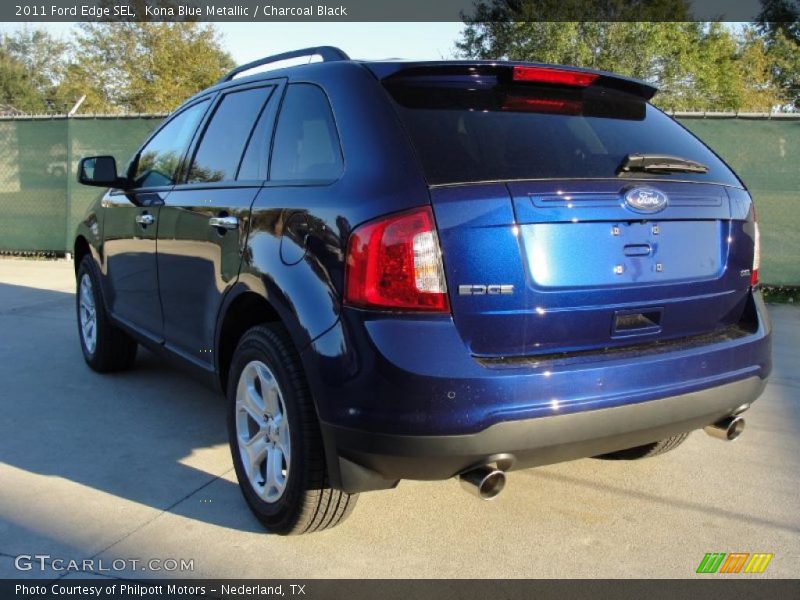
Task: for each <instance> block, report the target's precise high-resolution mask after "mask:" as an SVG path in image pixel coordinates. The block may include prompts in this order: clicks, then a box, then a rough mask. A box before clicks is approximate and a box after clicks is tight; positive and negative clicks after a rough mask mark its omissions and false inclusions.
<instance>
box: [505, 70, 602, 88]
mask: <svg viewBox="0 0 800 600" xmlns="http://www.w3.org/2000/svg"><path fill="white" fill-rule="evenodd" d="M598 77H600V76H599V75H597V74H595V73H584V72H582V71H569V70H567V69H550V68H547V67H514V73H513V75H512V78H513V80H514V81H530V82H533V83H552V84H553V85H570V86H575V87H587V86H589V85H591V84H592V83H593V82H594V80H595V79H597V78H598Z"/></svg>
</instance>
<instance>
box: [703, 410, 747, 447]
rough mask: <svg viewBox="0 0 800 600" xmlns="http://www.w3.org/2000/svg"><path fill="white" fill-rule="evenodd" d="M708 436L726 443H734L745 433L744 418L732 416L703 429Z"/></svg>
mask: <svg viewBox="0 0 800 600" xmlns="http://www.w3.org/2000/svg"><path fill="white" fill-rule="evenodd" d="M703 431H705V432H706V433H707V434H708V435H710V436H711V437H713V438H717V439H718V440H722V441H724V442H732V441H733V440H735V439H736V438H738V437H739V436H740V435H742V432H743V431H744V417H741V416H739V415H732V416H730V417H725V418H724V419H722V420H721V421H717V422H716V423H714V424H713V425H709V426H707V427H704V428H703Z"/></svg>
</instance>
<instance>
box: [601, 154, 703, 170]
mask: <svg viewBox="0 0 800 600" xmlns="http://www.w3.org/2000/svg"><path fill="white" fill-rule="evenodd" d="M631 171H643V172H645V173H708V167H707V166H706V165H704V164H702V163H699V162H696V161H694V160H689V159H687V158H681V157H680V156H670V155H669V154H628V156H626V157H625V160H623V161H622V163H621V164H620V165H619V167H617V175H619V174H621V173H630V172H631Z"/></svg>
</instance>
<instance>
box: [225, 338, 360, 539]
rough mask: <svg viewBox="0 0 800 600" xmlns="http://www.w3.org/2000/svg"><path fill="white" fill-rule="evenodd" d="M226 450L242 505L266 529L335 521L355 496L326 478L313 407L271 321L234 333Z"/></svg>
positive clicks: (319, 526)
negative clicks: (236, 338)
mask: <svg viewBox="0 0 800 600" xmlns="http://www.w3.org/2000/svg"><path fill="white" fill-rule="evenodd" d="M228 381H229V383H228V435H229V438H230V447H231V455H232V457H233V464H234V468H235V470H236V476H237V478H238V480H239V487H240V488H241V490H242V494H243V495H244V498H245V500H246V501H247V504H248V506H249V507H250V510H252V511H253V513H254V514H255V516H256V517H257V518H258V520H259V521H261V523H262V524H263V525H264V526H265V527H266V528H267V529H269V530H270V531H271V532H273V533H279V534H282V535H292V534H300V533H311V532H313V531H321V530H323V529H327V528H330V527H334V526H335V525H338V524H339V523H341V522H342V521H344V520H345V518H347V517H348V516H349V514H350V512H351V511H352V510H353V507H354V506H355V503H356V498H357V495H354V494H346V493H344V492H341V491H339V490H335V489H333V488H331V487H330V485H329V483H328V476H327V467H326V463H325V452H324V449H323V445H322V437H321V435H320V430H319V423H318V421H317V415H316V410H315V408H314V404H313V402H312V399H311V394H310V392H309V390H308V385H307V383H306V380H305V375H304V373H303V370H302V367H301V365H300V359H299V356H298V355H297V352H296V351H295V349H294V345H293V344H292V342H291V340H290V339H289V336H288V334H287V333H286V331H285V330H284V329H283V327H281V326H279V325H269V326H258V327H253V328H252V329H250V330H249V331H248V332H247V333H245V335H244V336H243V337H242V340H241V342H240V343H239V345H238V347H237V348H236V352H235V353H234V356H233V360H232V362H231V369H230V373H229V378H228Z"/></svg>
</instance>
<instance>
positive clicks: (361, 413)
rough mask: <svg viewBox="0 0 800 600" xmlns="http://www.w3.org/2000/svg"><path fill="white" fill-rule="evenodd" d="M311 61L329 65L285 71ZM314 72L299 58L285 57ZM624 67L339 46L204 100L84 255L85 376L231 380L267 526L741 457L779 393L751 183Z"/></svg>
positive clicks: (232, 427) (243, 462)
mask: <svg viewBox="0 0 800 600" xmlns="http://www.w3.org/2000/svg"><path fill="white" fill-rule="evenodd" d="M300 56H305V57H309V56H317V57H318V58H321V59H322V60H321V61H317V62H310V63H309V64H305V65H302V66H294V67H287V68H280V69H277V68H273V69H272V70H270V71H266V72H260V73H257V74H254V75H249V76H247V75H246V73H247V72H248V71H250V70H251V69H253V68H255V67H263V66H265V65H271V66H273V67H275V66H277V65H276V64H274V63H277V62H278V61H282V60H284V59H289V58H296V57H300ZM284 64H285V63H284ZM654 93H655V89H653V88H652V87H650V86H649V85H647V84H646V83H643V82H640V81H635V80H631V79H627V78H624V77H620V76H616V75H613V74H610V73H604V72H597V71H587V70H581V69H574V68H568V67H556V66H551V65H538V64H531V63H524V64H523V63H511V62H486V61H463V62H399V61H383V62H364V61H354V60H350V59H349V58H348V57H347V56H346V55H345V54H344V53H343V52H341V51H340V50H338V49H335V48H330V47H319V48H310V49H306V50H301V51H297V52H291V53H287V54H284V55H279V56H274V57H269V58H266V59H263V60H261V61H256V62H255V63H251V64H249V65H245V66H243V67H240V68H238V69H236V70H235V71H233V72H232V73H230V74H229V75H228V76H226V77H225V78H224V79H223V80H222V81H220V82H219V83H218V84H217V85H215V86H214V87H212V88H210V89H208V90H205V91H203V92H200V93H199V94H197V95H196V96H194V97H193V98H191V99H189V100H188V101H186V102H185V103H184V104H183V105H182V106H181V107H180V108H178V109H177V110H176V111H175V113H174V114H173V115H171V116H170V117H169V118H168V119H167V120H166V121H165V123H164V124H163V125H162V126H161V127H160V128H159V129H157V130H156V131H155V132H154V133H153V135H152V136H151V137H150V138H149V139H148V140H147V141H146V143H145V144H144V145H143V146H142V147H141V149H140V150H139V151H138V152H137V153H136V156H135V157H134V159H133V160H132V161H131V163H130V165H129V166H128V168H127V169H126V170H125V171H124V173H123V174H118V173H117V166H116V163H115V161H114V159H113V158H111V157H107V156H97V157H92V158H86V159H83V160H82V161H81V163H80V165H79V172H78V178H79V181H81V182H82V183H85V184H87V185H96V186H102V187H105V188H107V189H106V191H105V192H104V193H103V194H102V196H101V197H100V198H98V200H97V202H96V203H95V204H94V205H93V206H92V207H91V208H90V210H89V211H88V212H87V214H86V217H85V218H84V220H83V221H82V222H81V224H80V226H79V228H78V231H77V234H76V237H75V246H74V252H75V266H76V274H77V281H78V296H77V313H78V323H79V329H80V339H81V347H82V350H83V354H84V356H85V358H86V361H87V363H88V364H89V365H90V366H91V367H92V368H93V369H95V370H97V371H103V372H105V371H112V370H118V369H122V368H126V367H129V366H130V365H131V364H132V363H133V361H134V359H135V355H136V350H137V346H138V345H139V344H141V345H143V346H145V347H147V348H149V349H150V350H152V351H154V352H157V353H160V354H162V355H164V356H166V357H169V358H171V359H175V361H176V362H177V363H179V364H182V365H184V366H185V367H187V368H189V369H191V370H192V371H193V372H194V373H195V374H197V376H199V377H201V378H203V379H204V380H206V381H208V382H209V383H211V384H213V385H216V386H218V387H219V388H220V389H221V390H222V391H224V392H225V394H226V396H227V401H228V406H229V408H228V428H229V433H230V446H231V452H232V457H233V462H234V465H235V468H236V473H237V476H238V478H239V482H240V484H241V488H242V492H243V494H244V497H245V499H246V500H247V503H248V504H249V506H250V508H251V509H252V510H253V512H254V513H255V514H256V516H257V517H258V518H259V519H260V520H261V521H262V522H263V523H264V524H265V526H266V527H267V528H268V529H269V530H271V531H274V532H278V533H303V532H310V531H316V530H320V529H324V528H326V527H330V526H333V525H336V524H337V523H339V522H340V521H342V520H343V519H344V518H345V517H346V516H347V515H348V514H349V513H350V511H351V510H352V508H353V506H354V504H355V500H356V495H355V494H357V493H358V492H363V491H367V490H377V489H384V488H391V487H394V486H395V485H397V483H398V481H399V480H401V479H446V478H451V477H459V478H460V479H461V481H462V483H463V484H464V485H465V487H467V488H468V489H469V490H471V491H473V492H474V493H476V494H477V495H479V496H481V497H484V498H490V497H492V496H494V495H496V494H497V493H499V492H500V491H501V489H502V488H503V486H504V484H505V473H506V472H507V471H512V470H514V469H520V468H526V467H534V466H537V465H542V464H547V463H553V462H557V461H564V460H570V459H575V458H581V457H589V456H600V457H604V458H616V459H621V458H628V459H632V458H642V457H646V456H651V455H654V454H659V453H663V452H665V451H666V450H670V449H672V448H673V447H675V446H677V445H678V444H680V443H681V442H682V441H683V440H684V439H685V437H686V435H688V433H689V432H691V431H693V430H695V429H700V428H705V429H706V430H707V431H708V432H709V433H711V434H712V435H715V436H717V437H721V438H723V439H733V438H735V437H736V436H738V435H739V433H740V432H741V431H742V428H743V427H744V421H743V419H742V416H741V413H743V412H744V411H745V410H746V409H747V408H748V407H749V406H750V404H751V403H752V402H753V401H754V400H755V399H756V398H757V397H758V396H759V394H760V393H761V391H762V390H763V388H764V385H765V379H766V377H767V375H768V374H769V371H770V325H769V321H768V319H767V315H766V312H765V310H764V306H763V303H762V300H761V296H760V294H759V292H758V291H757V283H758V263H759V242H758V226H757V224H756V220H755V209H754V207H753V204H752V201H751V198H750V196H749V194H748V192H747V191H746V189H745V187H744V185H743V184H742V182H741V181H740V180H739V179H738V178H737V177H736V175H734V174H733V173H732V172H731V170H730V169H729V168H728V167H727V166H726V165H725V164H724V163H723V161H722V160H721V159H720V158H719V157H717V156H716V155H715V154H714V153H713V152H712V151H711V150H709V149H708V148H707V147H706V146H705V145H704V144H703V143H702V142H700V141H699V140H698V139H696V138H695V137H694V136H693V135H692V134H690V133H689V132H688V131H686V130H685V129H684V128H682V127H681V126H680V125H679V124H677V123H676V122H675V121H674V120H673V119H671V118H670V117H669V116H667V115H665V114H664V113H662V112H661V111H659V110H658V109H656V108H655V107H653V106H652V105H651V104H650V103H649V102H648V100H649V99H650V98H651V97H652V95H653V94H654Z"/></svg>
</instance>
